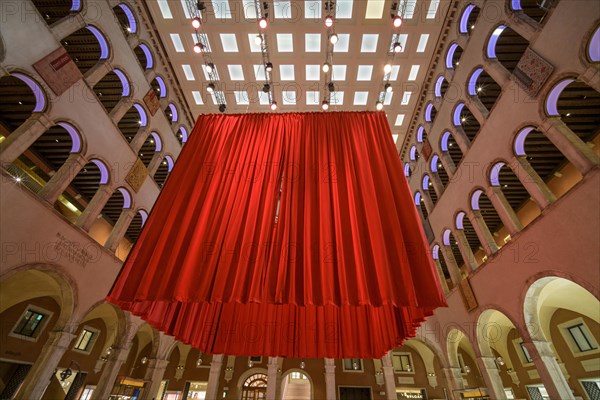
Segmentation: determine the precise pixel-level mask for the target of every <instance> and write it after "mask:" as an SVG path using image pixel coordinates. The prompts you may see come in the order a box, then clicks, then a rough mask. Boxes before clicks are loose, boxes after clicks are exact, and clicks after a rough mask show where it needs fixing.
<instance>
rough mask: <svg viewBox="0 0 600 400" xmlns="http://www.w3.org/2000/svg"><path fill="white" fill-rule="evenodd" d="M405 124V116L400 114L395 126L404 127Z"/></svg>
mask: <svg viewBox="0 0 600 400" xmlns="http://www.w3.org/2000/svg"><path fill="white" fill-rule="evenodd" d="M403 123H404V114H398V116H397V117H396V122H395V123H394V126H402V124H403Z"/></svg>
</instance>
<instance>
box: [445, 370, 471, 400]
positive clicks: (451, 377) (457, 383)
mask: <svg viewBox="0 0 600 400" xmlns="http://www.w3.org/2000/svg"><path fill="white" fill-rule="evenodd" d="M442 371H443V372H444V377H445V378H446V382H447V385H448V391H450V398H452V399H454V398H455V396H454V391H455V390H462V389H464V388H465V384H464V381H463V377H462V373H461V370H460V368H459V367H448V368H442Z"/></svg>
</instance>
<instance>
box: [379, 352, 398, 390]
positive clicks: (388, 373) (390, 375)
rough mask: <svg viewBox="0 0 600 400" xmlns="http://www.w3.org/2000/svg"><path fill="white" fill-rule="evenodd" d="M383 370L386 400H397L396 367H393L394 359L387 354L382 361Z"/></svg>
mask: <svg viewBox="0 0 600 400" xmlns="http://www.w3.org/2000/svg"><path fill="white" fill-rule="evenodd" d="M381 363H382V367H381V369H382V370H383V378H384V381H385V398H386V399H387V400H397V399H398V397H397V395H396V377H395V376H394V367H393V365H392V357H391V355H390V353H387V354H386V355H385V356H383V358H382V359H381Z"/></svg>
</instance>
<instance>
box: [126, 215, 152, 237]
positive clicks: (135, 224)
mask: <svg viewBox="0 0 600 400" xmlns="http://www.w3.org/2000/svg"><path fill="white" fill-rule="evenodd" d="M147 219H148V213H147V212H146V210H138V212H137V213H135V216H134V217H133V219H132V220H131V222H130V223H129V227H128V228H127V231H126V232H125V239H127V240H128V241H129V243H131V244H135V242H136V241H137V239H138V237H139V236H140V233H141V232H142V228H143V227H144V224H145V223H146V220H147Z"/></svg>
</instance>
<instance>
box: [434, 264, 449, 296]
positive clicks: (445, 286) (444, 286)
mask: <svg viewBox="0 0 600 400" xmlns="http://www.w3.org/2000/svg"><path fill="white" fill-rule="evenodd" d="M433 263H434V264H435V267H436V269H437V273H438V276H439V277H440V284H441V285H442V289H444V294H448V292H449V291H450V289H448V282H446V277H445V276H444V271H443V270H442V264H440V260H437V259H435V258H434V259H433Z"/></svg>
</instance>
